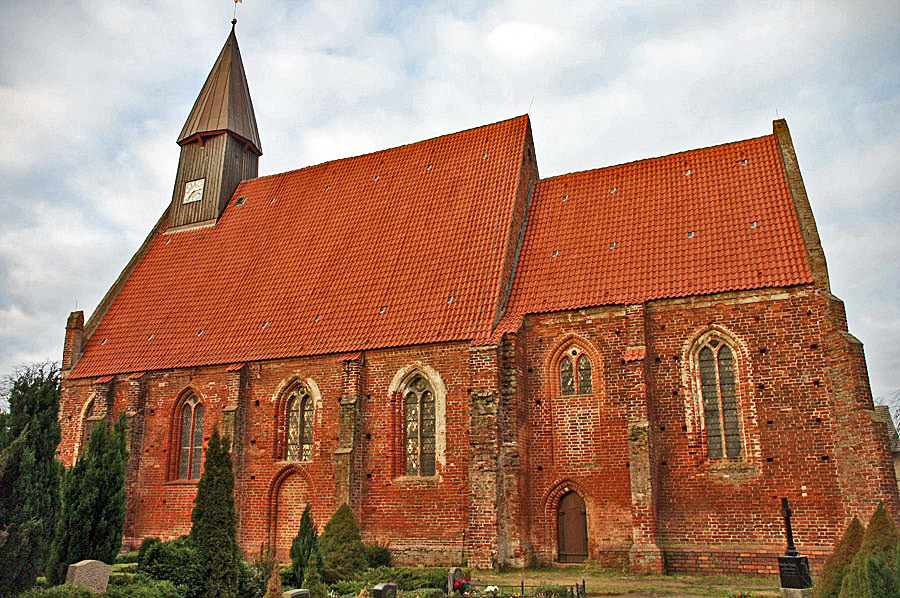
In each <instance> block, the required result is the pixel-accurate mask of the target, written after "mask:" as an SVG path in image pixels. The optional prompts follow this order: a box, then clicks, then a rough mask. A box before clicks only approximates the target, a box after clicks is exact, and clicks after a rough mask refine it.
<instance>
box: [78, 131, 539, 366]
mask: <svg viewBox="0 0 900 598" xmlns="http://www.w3.org/2000/svg"><path fill="white" fill-rule="evenodd" d="M528 126H529V125H528V117H527V116H521V117H518V118H515V119H511V120H507V121H504V122H500V123H496V124H493V125H488V126H484V127H480V128H477V129H471V130H468V131H463V132H461V133H456V134H453V135H447V136H443V137H438V138H435V139H431V140H428V141H423V142H420V143H415V144H412V145H407V146H403V147H398V148H394V149H389V150H385V151H381V152H376V153H373V154H367V155H364V156H358V157H355V158H348V159H345V160H337V161H334V162H327V163H325V164H320V165H318V166H313V167H309V168H305V169H302V170H297V171H293V172H287V173H284V174H279V175H275V176H269V177H262V178H257V179H253V180H250V181H246V182H244V183H242V184H241V185H240V186H239V187H238V188H237V190H236V191H235V194H234V197H233V198H232V199H231V201H230V202H229V205H228V206H227V207H226V209H225V211H224V212H223V214H222V217H221V218H220V219H219V221H218V223H217V224H216V225H215V226H213V227H208V228H200V229H195V230H190V231H182V232H177V233H172V234H160V235H158V236H157V237H156V239H154V240H153V241H152V243H151V246H150V248H149V249H148V250H147V252H146V254H145V255H144V256H143V258H142V259H141V261H140V263H139V264H138V265H137V267H136V268H135V269H134V271H133V272H132V274H131V275H130V276H129V278H128V280H127V282H126V283H125V285H124V286H123V287H122V290H121V292H120V293H119V294H118V296H117V297H116V298H115V300H114V301H113V303H112V305H111V306H110V308H109V311H108V312H107V313H106V315H105V316H104V317H103V319H102V320H101V322H100V323H99V325H98V327H97V329H96V330H95V331H94V333H93V334H92V335H91V337H90V339H89V340H88V342H87V345H86V347H85V350H84V354H83V357H82V358H81V360H80V361H79V362H78V364H77V366H76V368H75V370H74V371H73V372H72V374H71V376H72V377H75V378H82V377H93V376H100V375H104V374H114V373H127V372H134V371H146V370H158V369H167V368H173V367H184V366H194V365H208V364H234V363H242V362H246V361H254V360H261V359H273V358H283V357H291V356H300V355H311V354H325V353H341V352H350V351H359V350H365V349H369V348H375V347H387V346H402V345H411V344H420V343H429V342H439V341H453V340H468V339H471V338H474V337H475V336H477V335H479V334H483V333H484V332H483V331H489V330H490V329H491V326H492V324H493V317H494V313H495V310H496V306H497V303H498V301H499V300H500V298H499V296H498V294H499V292H500V280H501V274H502V261H503V255H504V250H505V247H506V242H507V235H508V231H509V230H510V224H511V219H512V209H513V204H514V201H515V197H516V189H517V183H518V177H519V175H520V168H521V164H522V155H523V152H524V148H525V141H526V135H527V130H528ZM238 197H246V198H247V199H246V200H245V201H244V202H243V204H242V205H239V206H238V205H235V201H236V198H238Z"/></svg>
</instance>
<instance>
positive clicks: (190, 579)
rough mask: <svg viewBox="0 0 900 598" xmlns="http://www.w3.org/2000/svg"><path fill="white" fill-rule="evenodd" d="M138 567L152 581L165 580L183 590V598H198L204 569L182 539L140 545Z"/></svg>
mask: <svg viewBox="0 0 900 598" xmlns="http://www.w3.org/2000/svg"><path fill="white" fill-rule="evenodd" d="M140 555H141V556H139V557H138V561H139V562H138V568H139V570H140V571H141V572H142V573H145V574H147V575H148V576H150V577H152V578H153V579H156V580H160V581H169V582H172V583H173V584H174V585H176V586H179V587H180V588H182V589H183V591H184V596H185V598H199V596H200V595H201V593H202V591H203V582H204V578H205V575H206V567H205V566H204V564H203V562H202V561H201V560H200V555H199V551H198V550H197V548H196V547H195V546H194V545H193V544H192V543H191V542H190V541H189V539H188V538H187V536H182V537H181V538H177V539H175V540H170V541H168V542H160V541H159V540H156V541H155V542H146V543H144V542H142V543H141V551H140Z"/></svg>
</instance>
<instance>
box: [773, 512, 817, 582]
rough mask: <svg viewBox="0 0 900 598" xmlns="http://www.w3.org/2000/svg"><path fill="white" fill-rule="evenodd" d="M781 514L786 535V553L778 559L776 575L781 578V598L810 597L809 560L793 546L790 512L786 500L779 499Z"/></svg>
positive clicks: (810, 577)
mask: <svg viewBox="0 0 900 598" xmlns="http://www.w3.org/2000/svg"><path fill="white" fill-rule="evenodd" d="M781 514H782V515H783V516H784V530H785V534H786V535H787V551H786V552H785V555H784V556H780V557H778V574H779V577H780V578H781V596H782V598H807V597H808V596H812V576H810V574H809V559H808V558H807V557H805V556H801V555H800V553H799V552H798V551H797V547H796V546H794V530H793V529H792V528H791V515H792V514H793V511H791V509H790V507H789V506H788V499H786V498H782V499H781Z"/></svg>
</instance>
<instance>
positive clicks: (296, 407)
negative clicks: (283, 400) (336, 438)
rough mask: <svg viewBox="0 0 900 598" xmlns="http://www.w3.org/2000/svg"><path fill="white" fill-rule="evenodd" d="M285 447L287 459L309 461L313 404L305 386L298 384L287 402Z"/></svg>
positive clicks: (311, 442) (311, 448)
mask: <svg viewBox="0 0 900 598" xmlns="http://www.w3.org/2000/svg"><path fill="white" fill-rule="evenodd" d="M287 415H288V417H287V422H288V429H287V447H286V451H285V458H286V459H287V460H289V461H310V460H312V450H313V404H312V397H310V396H309V391H308V390H307V389H306V387H305V386H298V387H297V388H296V389H295V390H294V391H293V392H292V393H291V396H290V398H289V399H288V402H287Z"/></svg>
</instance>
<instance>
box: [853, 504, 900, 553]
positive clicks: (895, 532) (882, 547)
mask: <svg viewBox="0 0 900 598" xmlns="http://www.w3.org/2000/svg"><path fill="white" fill-rule="evenodd" d="M897 542H900V529H898V528H897V522H896V521H894V517H893V516H892V515H891V514H890V513H889V512H888V510H887V509H886V508H885V506H884V503H883V502H880V503H878V508H876V509H875V513H874V514H873V515H872V518H871V519H870V520H869V525H868V526H867V527H866V533H865V535H863V539H862V545H861V546H860V547H859V553H860V554H862V555H874V554H884V555H885V556H888V555H892V554H893V551H894V548H895V547H896V546H897Z"/></svg>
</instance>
